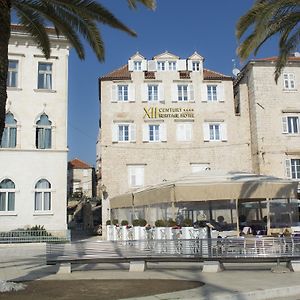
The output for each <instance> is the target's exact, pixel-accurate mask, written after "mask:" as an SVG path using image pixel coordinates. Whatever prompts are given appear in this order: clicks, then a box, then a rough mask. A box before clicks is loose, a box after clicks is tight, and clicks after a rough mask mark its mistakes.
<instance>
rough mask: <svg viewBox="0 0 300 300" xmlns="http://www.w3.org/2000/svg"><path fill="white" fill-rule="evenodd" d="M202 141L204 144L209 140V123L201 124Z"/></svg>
mask: <svg viewBox="0 0 300 300" xmlns="http://www.w3.org/2000/svg"><path fill="white" fill-rule="evenodd" d="M203 140H204V141H205V142H206V141H209V140H210V138H209V123H204V124H203Z"/></svg>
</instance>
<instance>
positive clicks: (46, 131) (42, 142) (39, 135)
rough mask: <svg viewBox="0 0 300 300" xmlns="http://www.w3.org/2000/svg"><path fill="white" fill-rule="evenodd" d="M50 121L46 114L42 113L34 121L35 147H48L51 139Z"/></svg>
mask: <svg viewBox="0 0 300 300" xmlns="http://www.w3.org/2000/svg"><path fill="white" fill-rule="evenodd" d="M51 124H52V122H51V121H49V119H48V116H47V115H46V114H42V115H41V117H40V119H39V120H38V121H37V122H36V136H35V145H36V148H37V149H50V148H51V140H52V129H51Z"/></svg>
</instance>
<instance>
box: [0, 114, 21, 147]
mask: <svg viewBox="0 0 300 300" xmlns="http://www.w3.org/2000/svg"><path fill="white" fill-rule="evenodd" d="M16 145H17V121H16V120H15V119H14V115H13V114H12V113H10V112H9V113H7V114H6V115H5V128H4V131H3V136H2V140H1V145H0V146H1V148H16Z"/></svg>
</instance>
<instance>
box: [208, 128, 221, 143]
mask: <svg viewBox="0 0 300 300" xmlns="http://www.w3.org/2000/svg"><path fill="white" fill-rule="evenodd" d="M220 137H221V135H220V124H209V139H210V140H211V141H219V140H220Z"/></svg>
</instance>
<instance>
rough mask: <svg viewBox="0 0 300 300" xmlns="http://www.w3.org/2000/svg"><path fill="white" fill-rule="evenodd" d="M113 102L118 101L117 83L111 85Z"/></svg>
mask: <svg viewBox="0 0 300 300" xmlns="http://www.w3.org/2000/svg"><path fill="white" fill-rule="evenodd" d="M111 102H118V87H117V85H116V84H113V85H112V87H111Z"/></svg>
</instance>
